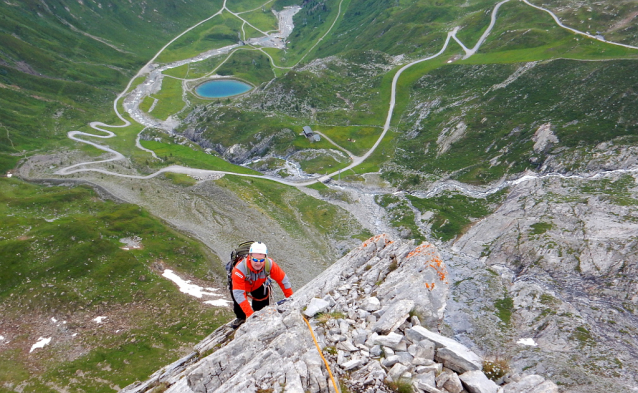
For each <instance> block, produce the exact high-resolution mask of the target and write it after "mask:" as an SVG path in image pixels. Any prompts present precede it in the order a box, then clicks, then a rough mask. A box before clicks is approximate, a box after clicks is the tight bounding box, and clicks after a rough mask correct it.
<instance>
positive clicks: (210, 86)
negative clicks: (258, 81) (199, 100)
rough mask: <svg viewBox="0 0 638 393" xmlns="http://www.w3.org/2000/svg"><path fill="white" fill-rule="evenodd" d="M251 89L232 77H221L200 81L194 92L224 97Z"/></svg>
mask: <svg viewBox="0 0 638 393" xmlns="http://www.w3.org/2000/svg"><path fill="white" fill-rule="evenodd" d="M250 89H252V86H250V85H248V84H246V83H244V82H240V81H238V80H234V79H221V80H214V81H208V82H205V83H202V84H201V85H199V86H197V88H196V89H195V92H196V93H197V94H198V95H199V96H201V97H206V98H224V97H231V96H236V95H237V94H242V93H245V92H247V91H248V90H250Z"/></svg>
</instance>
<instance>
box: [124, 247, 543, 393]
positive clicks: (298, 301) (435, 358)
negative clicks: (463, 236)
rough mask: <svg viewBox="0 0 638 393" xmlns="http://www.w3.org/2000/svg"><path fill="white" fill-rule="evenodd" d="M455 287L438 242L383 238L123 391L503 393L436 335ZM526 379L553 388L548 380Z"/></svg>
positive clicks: (464, 351) (459, 349)
mask: <svg viewBox="0 0 638 393" xmlns="http://www.w3.org/2000/svg"><path fill="white" fill-rule="evenodd" d="M448 292H449V284H448V282H447V270H446V267H445V265H444V264H443V263H442V261H441V259H440V257H439V255H438V252H437V251H436V249H435V248H434V247H433V246H432V245H430V244H427V243H424V244H421V245H420V246H418V247H415V246H414V245H413V244H412V243H411V242H394V241H392V240H390V239H389V238H388V237H387V236H386V235H379V236H376V237H374V238H371V239H369V240H368V241H366V242H364V243H363V244H362V245H361V246H360V247H359V248H357V249H355V250H353V251H351V252H350V253H349V254H348V255H346V256H345V257H343V258H342V259H340V260H339V261H337V262H336V263H335V264H334V265H332V266H331V267H330V268H328V269H327V270H326V271H325V272H324V273H322V274H321V275H319V276H318V277H316V278H315V279H314V280H312V281H311V282H309V283H308V284H307V285H305V286H304V287H303V288H301V289H300V290H299V291H297V292H296V293H295V294H294V295H293V297H292V298H290V299H289V300H288V301H287V302H285V303H283V304H282V305H279V306H271V307H267V308H265V309H264V310H262V311H260V312H257V313H255V314H254V315H253V316H251V317H250V318H248V320H247V321H246V323H245V324H243V325H242V326H241V327H239V329H238V330H237V331H236V332H234V331H233V330H232V329H231V328H230V327H229V326H228V325H226V326H223V327H221V328H219V329H217V330H216V331H215V332H213V333H212V334H211V335H210V336H209V337H207V338H206V339H205V340H204V341H202V342H201V343H200V344H199V345H198V346H196V347H195V351H194V352H193V353H192V354H190V355H188V356H186V357H184V358H182V359H180V360H179V361H177V362H175V363H173V364H171V365H169V366H167V367H165V368H163V369H162V370H160V371H158V372H156V373H155V374H153V375H152V376H151V378H150V379H149V380H148V381H146V382H143V383H136V384H133V385H131V386H128V387H127V388H125V389H123V391H124V392H147V391H151V390H152V389H154V388H156V387H161V389H165V390H163V391H166V392H189V393H190V392H198V393H199V392H202V393H203V392H220V393H221V392H256V391H259V390H263V391H266V390H267V391H273V392H283V391H285V392H298V393H303V392H313V393H316V392H335V391H340V388H338V386H339V384H343V385H345V386H347V387H348V389H350V391H353V392H363V391H370V392H372V391H377V392H391V391H392V390H391V388H390V387H389V386H388V385H389V384H392V383H399V382H400V381H405V382H407V383H410V384H412V386H413V388H414V389H415V391H417V392H462V391H464V390H465V391H469V392H481V393H483V392H486V393H487V392H497V390H498V389H502V387H499V386H497V385H496V384H495V383H494V382H492V381H490V380H488V379H487V377H486V376H485V375H484V374H483V373H482V371H480V370H481V368H482V360H481V358H480V357H479V356H478V355H476V354H475V353H473V352H472V351H470V350H469V349H468V348H467V347H466V346H464V345H462V344H461V343H459V342H457V341H455V340H453V339H451V338H447V337H444V336H442V335H440V334H438V333H436V332H435V331H436V330H437V327H438V325H439V324H440V323H441V322H442V319H443V316H444V315H443V313H444V311H445V305H446V299H447V296H448ZM320 310H323V311H320ZM304 314H305V315H307V316H309V317H311V319H310V321H307V319H306V317H305V316H304ZM313 316H314V317H313ZM421 320H422V321H423V324H424V325H425V326H422V325H421ZM233 333H234V337H232V336H233ZM211 352H212V353H211ZM457 373H459V374H460V375H458V374H457ZM526 378H527V377H526ZM518 380H519V382H518V383H522V385H521V386H525V387H528V386H530V388H535V387H536V386H537V385H541V384H546V385H547V386H551V385H552V384H551V382H549V381H545V380H544V378H542V377H539V376H533V378H527V379H520V378H518ZM532 385H533V386H532ZM506 386H507V385H506ZM554 386H555V385H554ZM542 391H551V390H542Z"/></svg>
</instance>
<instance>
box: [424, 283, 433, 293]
mask: <svg viewBox="0 0 638 393" xmlns="http://www.w3.org/2000/svg"><path fill="white" fill-rule="evenodd" d="M434 285H435V283H432V284H428V283H427V282H426V283H425V287H426V288H427V289H429V290H430V291H431V290H433V289H434Z"/></svg>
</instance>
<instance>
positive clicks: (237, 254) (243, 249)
mask: <svg viewBox="0 0 638 393" xmlns="http://www.w3.org/2000/svg"><path fill="white" fill-rule="evenodd" d="M253 243H254V241H245V242H241V243H239V245H238V246H237V247H235V249H234V250H233V251H231V253H230V261H228V262H226V274H227V275H228V285H229V286H230V284H231V282H232V281H233V278H232V276H231V274H232V272H233V269H234V268H235V265H237V263H239V261H241V260H242V259H244V257H245V256H247V255H248V252H249V251H250V246H251V245H252V244H253ZM271 267H272V263H270V259H268V257H266V263H265V264H264V269H265V270H266V276H270V268H271Z"/></svg>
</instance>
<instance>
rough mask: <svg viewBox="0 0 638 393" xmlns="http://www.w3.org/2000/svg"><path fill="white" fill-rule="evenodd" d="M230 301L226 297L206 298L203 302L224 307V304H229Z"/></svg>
mask: <svg viewBox="0 0 638 393" xmlns="http://www.w3.org/2000/svg"><path fill="white" fill-rule="evenodd" d="M230 303H231V301H230V300H226V299H217V300H206V301H205V302H204V304H210V305H211V306H217V307H226V306H229V305H230Z"/></svg>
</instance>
